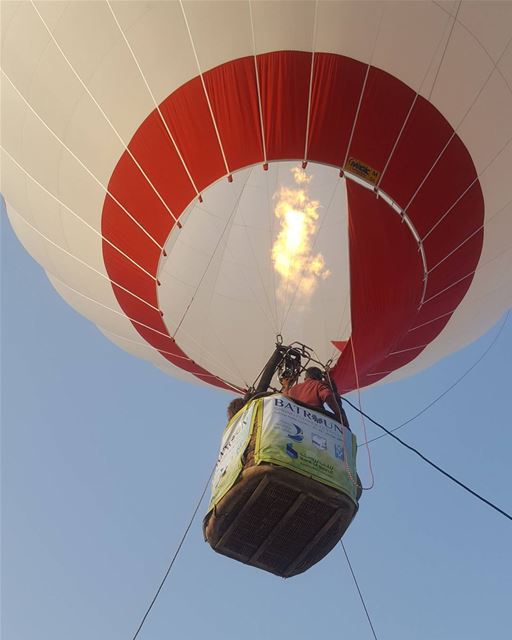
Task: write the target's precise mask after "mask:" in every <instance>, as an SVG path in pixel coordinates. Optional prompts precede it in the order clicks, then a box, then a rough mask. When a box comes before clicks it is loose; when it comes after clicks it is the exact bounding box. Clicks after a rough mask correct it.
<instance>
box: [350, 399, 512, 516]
mask: <svg viewBox="0 0 512 640" xmlns="http://www.w3.org/2000/svg"><path fill="white" fill-rule="evenodd" d="M343 400H344V401H345V402H346V403H347V404H349V405H350V406H351V407H352V408H353V409H355V410H356V411H359V412H360V413H362V414H363V415H364V417H365V418H367V419H368V420H369V421H370V422H373V424H374V425H376V426H377V427H379V428H380V429H382V430H383V431H385V432H386V433H387V434H388V435H389V436H391V437H392V438H393V439H394V440H396V441H397V442H399V443H400V444H401V445H402V446H403V447H405V448H406V449H409V451H412V452H413V453H415V454H416V455H417V456H418V457H420V458H421V459H422V460H423V461H424V462H426V463H427V464H429V465H430V466H431V467H433V468H434V469H435V470H436V471H439V473H441V474H443V475H444V476H446V477H447V478H448V479H449V480H451V481H452V482H454V483H455V484H457V485H459V487H462V489H464V490H465V491H467V492H468V493H470V494H471V495H472V496H474V497H475V498H478V500H481V501H482V502H484V503H485V504H486V505H487V506H489V507H491V508H492V509H494V510H495V511H497V512H498V513H500V514H501V515H502V516H505V518H508V519H509V520H512V515H510V514H509V513H507V512H506V511H504V510H503V509H500V507H498V506H497V505H495V504H494V503H493V502H491V501H490V500H487V498H484V497H483V496H481V495H480V494H479V493H477V492H476V491H473V489H470V487H468V486H467V485H466V484H464V483H463V482H461V481H460V480H457V478H455V477H454V476H452V475H451V474H450V473H448V472H447V471H445V470H444V469H442V468H441V467H440V466H439V465H437V464H436V463H435V462H432V460H429V458H427V457H426V456H424V455H423V454H422V453H420V452H419V451H418V449H415V448H414V447H411V445H410V444H407V443H406V442H404V441H403V440H401V439H400V438H399V437H398V436H395V434H394V433H392V432H391V431H390V430H389V429H387V428H386V427H385V426H384V425H382V424H380V422H377V420H374V419H373V418H372V417H371V416H369V415H368V414H367V413H365V412H364V411H361V410H360V409H359V408H358V407H357V406H356V405H355V404H353V403H352V402H350V400H347V398H343Z"/></svg>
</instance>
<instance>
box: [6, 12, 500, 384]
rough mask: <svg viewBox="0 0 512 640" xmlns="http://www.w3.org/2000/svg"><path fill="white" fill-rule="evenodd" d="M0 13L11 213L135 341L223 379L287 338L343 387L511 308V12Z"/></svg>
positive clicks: (106, 324) (119, 331)
mask: <svg viewBox="0 0 512 640" xmlns="http://www.w3.org/2000/svg"><path fill="white" fill-rule="evenodd" d="M2 23H3V51H2V112H3V123H4V126H3V140H2V167H3V171H2V174H3V175H2V190H3V193H4V195H5V198H6V200H7V203H8V213H9V217H10V220H11V223H12V225H13V227H14V229H15V231H16V233H17V234H18V236H19V238H20V240H21V241H22V242H23V244H24V245H25V247H26V248H27V250H28V251H29V252H30V253H31V254H32V255H33V256H34V258H35V259H36V260H38V261H39V262H40V264H41V265H42V266H43V267H44V269H45V270H46V271H47V273H48V276H49V278H50V280H51V282H52V284H53V285H54V287H55V288H56V289H57V291H58V292H59V293H60V294H61V295H62V296H63V297H64V298H65V299H66V300H67V301H68V302H69V303H70V304H71V305H72V306H73V307H74V308H75V309H77V310H78V311H79V312H80V313H83V314H84V315H85V316H87V317H88V318H90V319H91V320H92V321H93V322H94V323H95V324H96V325H97V326H98V328H99V329H100V330H101V331H102V332H103V333H104V334H105V335H106V336H107V337H108V338H110V339H111V340H112V341H114V342H115V343H117V344H119V345H120V346H121V347H122V348H124V349H126V350H128V351H129V352H131V353H133V354H135V355H137V356H139V357H142V358H145V359H147V360H150V361H151V362H153V363H155V364H156V365H157V366H159V367H160V368H161V369H163V370H164V371H166V372H168V373H170V374H171V375H174V376H177V377H180V378H184V379H186V380H192V381H200V382H205V383H208V384H213V385H216V386H219V387H222V388H227V389H237V388H244V387H246V386H247V385H248V384H250V383H251V382H252V381H253V378H254V377H255V376H256V374H257V373H258V371H260V370H261V368H262V366H263V364H264V362H265V361H266V359H267V357H268V355H269V353H270V352H271V350H272V348H273V343H274V340H275V336H276V334H282V335H283V338H284V340H285V342H291V341H294V340H300V341H302V342H305V343H306V344H308V345H310V346H311V347H313V348H314V349H315V351H316V353H317V355H318V357H319V359H321V360H323V361H325V360H327V359H329V358H333V359H334V360H335V361H336V364H335V367H334V376H335V379H336V381H337V383H338V387H339V388H340V390H344V391H346V390H349V389H352V388H354V387H355V386H367V385H370V384H373V383H375V382H378V381H380V380H394V379H396V378H398V377H401V376H404V375H409V374H411V373H413V372H415V371H417V370H420V369H421V368H423V367H425V366H428V365H429V364H431V363H433V362H435V361H436V360H437V359H439V358H440V357H442V356H443V355H445V354H447V353H449V352H451V351H453V350H455V349H457V348H460V347H461V346H463V345H465V344H467V343H468V342H469V341H471V340H473V339H474V338H476V337H477V336H478V335H479V334H481V333H482V332H483V331H484V330H486V329H487V328H488V327H489V326H490V325H492V324H493V323H494V322H495V321H496V320H497V319H498V318H499V316H500V315H501V314H502V313H503V311H504V310H505V309H507V308H508V307H509V306H510V301H511V297H512V296H511V293H512V278H511V268H510V264H511V261H510V246H509V245H510V237H511V232H512V221H511V213H512V200H511V198H512V185H511V182H510V174H511V169H512V147H511V145H510V141H511V139H512V118H510V114H511V113H512V95H511V87H512V47H511V46H510V42H511V36H512V27H511V25H512V5H511V4H509V3H499V2H498V3H494V2H473V3H462V4H461V5H460V7H459V8H457V7H455V6H454V5H452V4H451V3H430V2H414V3H394V2H375V3H372V2H368V3H366V2H365V3H361V2H323V1H320V2H279V1H275V2H247V3H242V2H237V3H234V2H183V3H178V2H154V3H146V2H129V3H125V2H110V3H97V2H58V3H52V2H44V3H37V2H36V3H33V4H32V3H26V2H10V3H4V4H3V5H2ZM300 167H303V168H302V169H301V168H300ZM301 194H302V195H301ZM283 203H285V204H284V205H283V206H284V207H285V208H284V213H282V215H279V213H278V211H280V209H279V207H280V206H281V205H282V204H283ZM298 235H300V242H299V240H298V239H297V236H298ZM276 243H277V244H276Z"/></svg>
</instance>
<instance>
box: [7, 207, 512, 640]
mask: <svg viewBox="0 0 512 640" xmlns="http://www.w3.org/2000/svg"><path fill="white" fill-rule="evenodd" d="M499 324H501V323H499ZM498 328H499V325H497V327H494V328H493V329H491V331H490V332H489V333H488V334H487V335H485V336H483V337H482V338H481V339H480V340H478V341H477V342H476V343H474V344H473V345H470V346H469V347H468V348H466V349H465V350H463V351H461V352H459V353H458V354H455V355H454V356H451V357H448V358H446V359H445V360H444V361H443V362H441V363H439V364H438V365H437V366H435V367H433V368H431V369H430V370H428V371H426V372H424V373H422V374H420V375H418V376H416V377H414V378H412V379H409V380H406V381H403V382H400V383H397V384H394V385H387V386H381V387H378V388H375V389H372V390H369V391H365V392H364V393H363V394H362V398H363V408H364V410H365V411H367V412H368V413H369V414H371V415H374V416H375V417H376V418H377V419H378V420H380V421H382V422H383V423H384V424H386V425H389V426H395V425H397V424H400V423H401V422H402V421H404V420H405V419H407V418H408V417H409V416H411V415H413V414H415V413H416V412H417V411H419V410H420V409H421V408H422V407H423V406H425V405H426V404H428V402H430V401H431V399H432V398H434V397H435V396H436V395H438V394H439V393H441V392H442V391H443V390H444V389H445V388H446V387H447V386H449V385H450V384H451V383H452V382H453V381H454V380H455V379H456V378H457V377H459V376H460V375H462V373H464V371H466V370H467V369H468V368H469V367H470V366H471V365H472V363H473V362H474V361H475V360H476V359H477V358H478V357H479V356H480V354H481V353H482V352H483V351H484V350H485V349H486V347H487V345H488V344H489V343H490V341H491V340H492V339H493V337H494V335H495V334H496V331H497V330H498ZM270 348H271V345H269V349H270ZM511 354H512V320H510V321H508V322H507V324H506V326H505V328H504V330H503V332H502V334H501V335H500V337H499V339H498V341H497V343H496V345H495V346H494V347H493V348H492V349H491V351H490V352H489V354H488V355H487V356H486V357H485V358H484V359H483V361H482V362H481V363H480V364H479V365H478V367H476V368H475V370H474V371H473V372H471V373H470V374H469V375H468V376H467V377H466V378H465V379H464V380H463V381H462V382H461V384H460V385H458V386H457V387H456V388H455V389H453V390H452V391H451V392H450V393H449V394H447V395H446V396H445V397H444V398H443V399H442V400H441V401H440V402H438V403H437V404H436V405H435V406H434V407H432V408H431V409H430V410H429V411H428V412H426V413H425V414H424V415H422V416H421V417H420V418H418V419H417V420H415V421H414V422H413V423H411V424H410V425H408V426H407V427H406V428H404V429H403V430H402V431H401V432H399V433H400V435H401V437H403V438H404V439H405V440H406V441H407V442H409V443H411V444H412V445H414V446H416V447H418V448H419V449H420V450H421V451H422V452H424V453H425V454H426V455H428V456H430V457H431V458H432V459H433V460H434V461H436V462H438V463H439V464H440V465H441V466H444V467H445V468H446V469H447V470H448V471H450V472H451V473H453V474H454V475H455V476H457V477H459V478H460V479H461V480H462V481H464V482H466V483H467V484H469V485H470V486H472V487H473V488H474V489H475V490H477V491H479V492H481V493H482V494H483V495H484V496H486V497H488V498H490V499H492V500H494V501H495V502H496V503H497V504H498V505H499V506H501V507H503V508H504V509H506V510H507V511H509V512H510V511H512V500H511V497H510V486H511V471H510V453H511V451H512V446H511V445H512V433H511V427H512V420H511V418H510V409H509V396H510V364H511V361H512V358H511ZM240 357H243V354H241V356H240ZM255 373H257V372H255ZM228 401H229V396H227V395H225V394H223V393H221V392H218V391H215V390H213V389H208V388H205V387H199V386H193V385H192V386H191V385H186V384H184V383H181V382H178V381H176V380H172V379H170V378H168V377H166V376H165V375H164V374H162V373H161V372H160V371H158V370H157V369H155V368H153V367H152V366H150V365H148V364H146V363H144V362H141V361H138V360H136V359H134V358H133V357H132V356H129V355H128V354H126V353H124V352H123V351H121V350H119V349H118V348H117V347H115V346H114V345H112V344H111V343H109V342H108V341H107V340H106V339H105V338H104V337H103V336H102V335H101V334H100V333H99V332H98V331H97V330H96V329H95V327H94V326H93V325H92V324H91V323H90V322H89V321H87V320H85V319H84V318H82V317H81V316H79V315H78V314H76V313H75V312H74V311H73V310H72V309H71V308H70V307H68V306H67V305H66V304H65V303H64V302H63V301H62V300H61V299H60V297H59V296H58V295H57V294H56V293H55V291H54V290H53V289H52V287H51V285H50V284H49V282H48V280H47V279H46V276H45V274H44V272H43V271H42V269H41V268H40V267H39V266H38V265H37V264H36V263H35V262H34V261H33V260H32V259H31V258H30V257H29V256H28V255H27V254H26V253H25V252H24V250H23V248H22V247H21V245H20V244H19V242H18V241H17V240H16V238H15V237H14V235H13V233H12V231H11V229H10V226H9V224H8V222H7V221H6V219H5V216H2V611H3V615H2V634H3V635H2V637H3V638H4V640H35V639H37V640H69V639H70V638H72V639H73V640H82V639H84V640H85V639H87V640H90V639H91V638H94V639H95V640H103V639H105V640H118V639H119V640H121V639H123V640H125V639H129V638H131V637H132V635H133V633H134V631H135V629H136V628H137V626H138V624H139V621H140V618H141V616H142V614H143V613H144V611H145V609H146V606H147V604H148V602H149V600H150V599H151V597H152V595H153V593H154V590H155V588H156V586H157V585H158V583H159V581H160V579H161V577H162V574H163V572H164V570H165V568H166V566H167V564H168V561H169V558H170V556H171V555H172V554H173V552H174V550H175V548H176V546H177V544H178V542H179V540H180V538H181V536H182V534H183V531H184V529H185V527H186V525H187V523H188V521H189V519H190V516H191V514H192V511H193V509H194V507H195V504H196V503H197V500H198V498H199V496H200V495H201V492H202V490H203V488H204V485H205V483H206V480H207V478H208V476H209V474H210V471H211V468H212V466H213V464H214V461H215V458H216V455H217V449H218V445H219V442H220V436H221V433H222V429H223V427H224V415H225V406H226V404H227V402H228ZM349 417H350V419H351V421H352V423H353V425H356V426H355V430H356V432H357V431H358V429H359V426H358V425H359V423H358V420H357V418H356V416H355V415H354V413H353V412H349ZM368 430H369V434H370V436H374V435H378V434H379V433H380V432H379V430H378V429H377V428H376V427H373V426H372V425H368ZM358 435H359V434H358ZM371 455H372V461H373V467H374V471H375V487H374V489H372V490H371V491H367V492H365V494H364V495H363V498H362V500H361V506H360V511H359V513H358V515H357V517H356V519H355V521H354V522H353V524H352V525H351V528H350V529H349V531H348V532H347V534H346V536H345V538H344V541H345V545H346V548H347V551H348V553H349V555H350V558H351V561H352V564H353V567H354V570H355V572H356V575H357V577H358V579H359V583H360V586H361V589H362V591H363V594H364V596H365V599H366V603H367V606H368V608H369V611H370V614H371V616H372V619H373V623H374V627H375V630H376V633H377V636H378V638H379V639H382V638H388V639H390V638H392V639H393V640H411V638H414V639H415V640H445V639H446V640H458V639H461V640H462V639H464V640H481V639H482V638H484V637H485V638H489V637H492V638H502V637H504V636H505V635H506V633H507V632H508V630H509V627H510V624H509V609H510V601H511V595H512V593H511V591H512V589H511V581H510V575H511V574H512V554H511V552H510V540H511V539H512V537H511V533H512V525H511V523H510V522H509V521H508V520H506V519H505V518H503V517H502V516H500V515H499V514H497V513H496V512H494V511H492V510H490V509H489V508H488V507H486V506H485V505H483V504H482V503H480V502H478V501H476V500H475V499H474V498H472V497H471V496H469V495H468V494H467V493H465V492H464V491H462V490H461V489H460V488H458V487H456V486H455V485H453V484H451V483H449V482H448V481H447V480H446V479H445V478H443V477H442V476H440V475H439V474H437V473H436V472H434V471H433V470H432V469H430V468H429V467H427V466H426V465H425V464H424V463H422V462H421V461H419V460H418V459H417V458H415V457H414V456H413V455H411V454H410V453H409V452H408V451H406V450H405V449H403V448H401V447H399V446H398V445H397V444H396V443H395V442H393V441H391V440H390V439H389V438H384V439H382V440H379V441H378V442H376V443H375V444H374V445H373V446H372V448H371ZM359 469H360V475H361V477H362V478H363V481H364V482H365V483H368V479H369V474H368V468H367V461H366V452H365V450H364V449H361V450H360V452H359ZM205 508H206V500H205V502H204V504H203V507H202V509H201V515H202V513H203V512H204V510H205ZM263 634H264V635H265V637H266V638H267V639H268V640H274V639H278V638H279V639H282V638H293V639H294V640H305V639H310V638H312V637H325V638H329V637H333V638H334V637H345V638H351V639H352V640H359V639H361V640H363V639H366V638H371V637H372V636H371V632H370V629H369V626H368V623H367V621H366V618H365V615H364V612H363V610H362V608H361V605H360V602H359V600H358V596H357V593H356V591H355V588H354V585H353V582H352V578H351V576H350V574H349V571H348V567H347V564H346V560H345V558H344V556H343V553H342V551H341V549H340V547H337V548H336V549H335V550H334V551H333V552H332V553H331V554H330V555H329V556H327V558H326V559H324V560H323V561H322V562H321V563H319V564H318V565H317V566H315V567H314V568H312V569H311V570H310V571H309V572H307V573H305V574H303V575H301V576H298V577H296V578H292V579H290V580H282V579H280V578H277V577H275V576H272V575H270V574H266V573H264V572H261V571H259V570H257V569H253V568H249V567H246V566H244V565H242V564H239V563H237V562H234V561H232V560H228V559H226V558H224V557H222V556H219V555H217V554H215V553H214V552H213V551H211V550H210V548H209V547H208V546H207V545H206V544H205V543H204V542H203V540H202V532H201V518H199V517H198V519H197V520H196V521H195V522H194V524H193V526H192V529H191V531H190V534H189V536H188V537H187V540H186V542H185V545H184V547H183V549H182V552H181V553H180V555H179V557H178V559H177V561H176V564H175V565H174V568H173V570H172V572H171V574H170V576H169V579H168V581H167V583H166V585H165V587H164V589H163V590H162V593H161V595H160V597H159V599H158V600H157V603H156V605H155V607H154V609H153V611H152V613H151V615H150V617H149V618H148V620H147V622H146V625H145V626H144V629H143V631H142V632H141V634H140V636H139V638H141V639H142V640H157V639H160V638H180V639H181V638H186V639H191V640H195V639H196V638H197V639H199V638H204V637H208V638H209V640H221V639H222V640H235V639H238V638H240V637H242V635H243V637H244V640H253V639H256V638H258V639H259V638H261V637H262V635H263Z"/></svg>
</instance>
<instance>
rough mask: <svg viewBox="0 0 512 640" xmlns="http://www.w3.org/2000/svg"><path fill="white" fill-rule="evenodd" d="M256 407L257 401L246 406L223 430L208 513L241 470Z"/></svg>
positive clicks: (229, 487)
mask: <svg viewBox="0 0 512 640" xmlns="http://www.w3.org/2000/svg"><path fill="white" fill-rule="evenodd" d="M257 407H258V401H257V400H256V401H254V402H251V403H250V404H247V405H246V406H245V407H244V408H243V409H242V410H241V411H239V412H238V413H237V414H236V415H235V416H234V417H233V418H231V420H230V421H229V422H228V424H227V426H226V428H225V429H224V434H223V436H222V443H221V447H220V452H219V457H218V459H217V466H216V467H215V471H214V472H213V478H212V497H211V499H210V505H209V507H208V511H210V509H212V508H213V506H214V505H216V504H217V502H219V500H220V499H221V498H223V497H224V496H225V495H226V493H227V492H228V491H229V489H231V487H232V486H233V484H234V483H235V480H236V479H237V478H238V476H239V474H240V471H241V470H242V456H243V453H244V451H245V449H246V448H247V445H248V444H249V440H250V438H251V433H252V429H253V423H254V416H255V413H256V409H257Z"/></svg>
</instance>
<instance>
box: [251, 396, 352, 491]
mask: <svg viewBox="0 0 512 640" xmlns="http://www.w3.org/2000/svg"><path fill="white" fill-rule="evenodd" d="M258 402H260V403H262V405H263V416H262V419H261V429H259V424H258V430H259V432H258V437H257V441H256V451H255V460H256V463H257V464H259V463H260V462H272V463H274V464H278V465H280V466H282V467H287V468H289V469H293V471H296V472H297V473H300V474H302V475H305V476H309V477H310V478H314V479H315V480H318V481H319V482H322V483H323V484H326V485H329V486H331V487H334V488H335V489H338V490H339V491H343V492H344V493H346V494H347V495H349V496H350V497H351V498H352V499H353V500H354V501H356V479H357V472H356V452H357V442H356V438H355V436H354V435H353V434H352V432H351V431H350V430H349V429H346V428H345V427H342V426H341V425H340V424H339V422H337V421H335V420H333V419H330V418H329V417H327V416H326V415H324V414H323V413H320V412H319V411H314V410H312V409H308V408H306V407H303V406H301V405H298V404H296V403H295V402H293V401H292V400H290V399H289V398H287V397H286V396H282V395H273V396H269V397H267V398H262V399H261V400H259V401H258ZM258 422H260V421H259V420H258Z"/></svg>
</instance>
